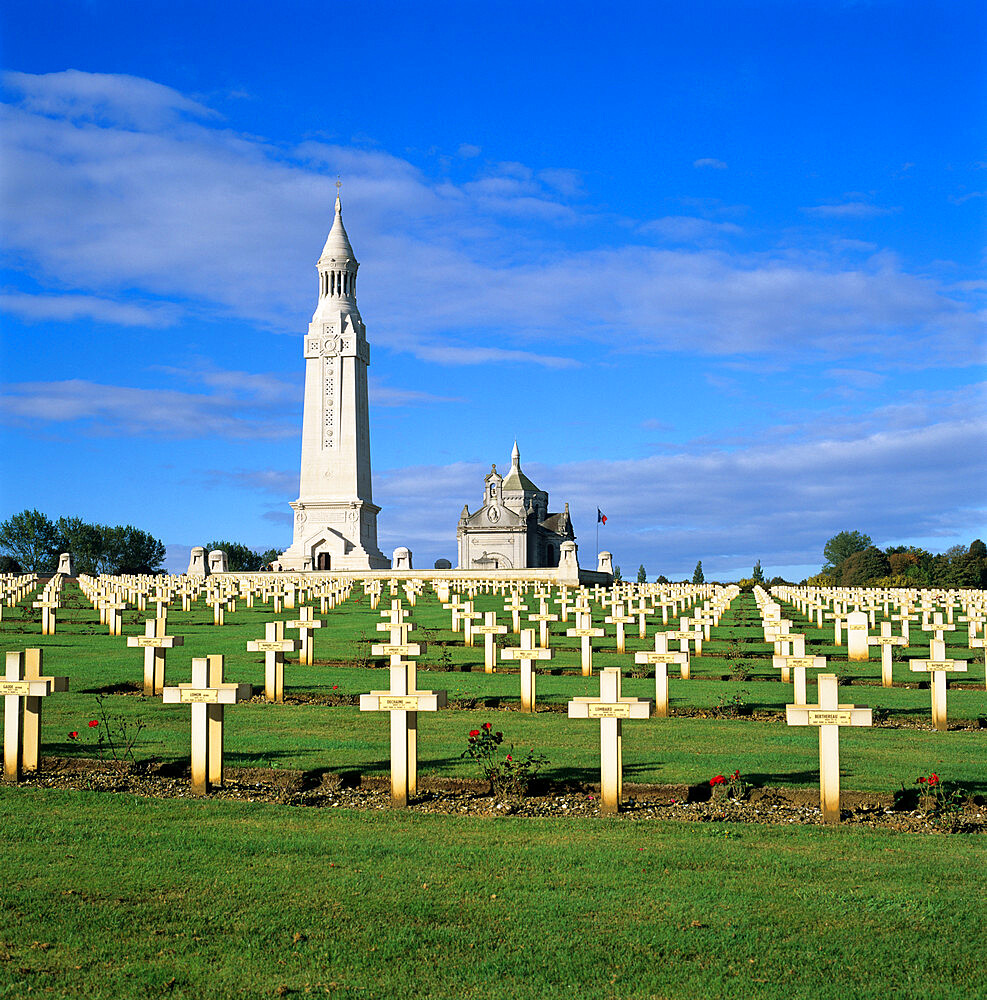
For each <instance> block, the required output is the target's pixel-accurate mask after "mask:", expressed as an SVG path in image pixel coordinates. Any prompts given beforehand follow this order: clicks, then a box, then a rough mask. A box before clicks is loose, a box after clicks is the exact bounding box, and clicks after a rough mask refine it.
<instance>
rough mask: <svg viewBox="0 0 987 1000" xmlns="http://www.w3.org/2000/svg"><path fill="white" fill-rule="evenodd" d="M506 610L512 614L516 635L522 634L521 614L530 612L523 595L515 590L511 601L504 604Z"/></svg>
mask: <svg viewBox="0 0 987 1000" xmlns="http://www.w3.org/2000/svg"><path fill="white" fill-rule="evenodd" d="M504 610H505V611H510V613H511V629H512V630H513V632H514V634H515V635H518V634H520V632H521V612H522V611H527V610H528V605H527V604H525V603H524V602H523V599H522V597H521V595H520V594H519V593H518V592H517V591H516V590H515V591H513V592H512V593H511V599H510V600H509V601H505V602H504Z"/></svg>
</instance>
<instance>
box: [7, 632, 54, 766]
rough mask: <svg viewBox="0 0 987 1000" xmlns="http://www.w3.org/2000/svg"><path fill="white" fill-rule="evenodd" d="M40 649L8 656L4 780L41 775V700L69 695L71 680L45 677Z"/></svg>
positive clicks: (15, 652)
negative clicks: (57, 694) (25, 773)
mask: <svg viewBox="0 0 987 1000" xmlns="http://www.w3.org/2000/svg"><path fill="white" fill-rule="evenodd" d="M41 663H42V653H41V650H40V649H28V650H24V651H15V650H12V651H10V652H8V653H7V673H6V676H5V677H4V678H2V679H0V694H2V695H3V696H4V699H3V700H4V706H3V708H4V711H3V776H4V780H5V781H11V782H17V781H20V779H21V773H22V772H23V771H37V770H38V767H39V764H40V759H41V704H42V702H41V699H42V698H45V697H47V696H48V695H49V694H52V693H53V692H55V691H68V689H69V682H68V678H67V677H44V676H42V674H41Z"/></svg>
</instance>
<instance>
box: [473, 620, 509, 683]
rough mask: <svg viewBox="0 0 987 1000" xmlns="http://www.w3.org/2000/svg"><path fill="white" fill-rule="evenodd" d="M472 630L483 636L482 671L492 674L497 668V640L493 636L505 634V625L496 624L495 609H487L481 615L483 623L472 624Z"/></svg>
mask: <svg viewBox="0 0 987 1000" xmlns="http://www.w3.org/2000/svg"><path fill="white" fill-rule="evenodd" d="M473 631H474V632H476V633H477V634H479V635H482V636H483V671H484V673H487V674H492V673H494V672H495V671H496V669H497V640H496V639H495V638H494V637H495V636H498V635H506V634H507V626H506V625H498V624H497V612H496V611H488V612H487V613H486V614H485V615H484V616H483V624H482V625H474V626H473Z"/></svg>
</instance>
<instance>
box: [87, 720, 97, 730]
mask: <svg viewBox="0 0 987 1000" xmlns="http://www.w3.org/2000/svg"><path fill="white" fill-rule="evenodd" d="M98 725H99V719H90V720H89V728H90V729H95V728H96V726H98Z"/></svg>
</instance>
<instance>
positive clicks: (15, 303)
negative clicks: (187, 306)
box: [0, 292, 181, 329]
mask: <svg viewBox="0 0 987 1000" xmlns="http://www.w3.org/2000/svg"><path fill="white" fill-rule="evenodd" d="M0 311H3V312H5V313H8V314H10V315H12V316H18V317H19V318H20V319H23V320H27V321H28V322H30V323H43V322H48V321H52V320H53V321H55V322H65V321H68V320H77V319H91V320H95V321H96V322H97V323H109V324H112V325H114V326H143V327H150V328H152V329H159V328H161V327H167V326H173V325H174V324H175V323H176V322H178V319H179V317H180V315H181V310H180V309H179V308H178V307H177V306H173V305H170V304H169V303H162V304H160V305H153V306H144V305H140V304H138V303H136V302H114V301H112V300H110V299H103V298H99V297H98V296H95V295H28V294H26V293H24V292H5V293H4V294H3V295H2V296H0Z"/></svg>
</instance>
